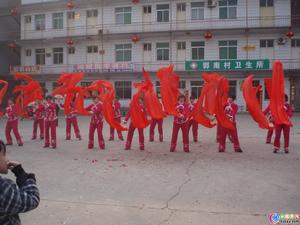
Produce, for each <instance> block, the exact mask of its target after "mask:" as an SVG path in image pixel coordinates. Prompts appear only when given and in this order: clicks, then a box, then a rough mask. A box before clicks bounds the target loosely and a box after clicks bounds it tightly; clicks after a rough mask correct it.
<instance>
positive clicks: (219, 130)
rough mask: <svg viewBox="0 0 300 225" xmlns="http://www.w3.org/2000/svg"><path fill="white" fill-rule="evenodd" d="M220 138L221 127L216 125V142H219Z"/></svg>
mask: <svg viewBox="0 0 300 225" xmlns="http://www.w3.org/2000/svg"><path fill="white" fill-rule="evenodd" d="M220 136H221V126H220V125H219V124H218V125H217V137H216V142H217V143H219V142H220Z"/></svg>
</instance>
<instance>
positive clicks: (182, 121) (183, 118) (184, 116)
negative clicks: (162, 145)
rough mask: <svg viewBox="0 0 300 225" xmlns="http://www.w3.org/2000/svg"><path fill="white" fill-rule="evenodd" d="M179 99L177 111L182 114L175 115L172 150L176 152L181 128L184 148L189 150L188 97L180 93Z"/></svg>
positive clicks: (186, 150)
mask: <svg viewBox="0 0 300 225" xmlns="http://www.w3.org/2000/svg"><path fill="white" fill-rule="evenodd" d="M177 101H178V103H177V105H176V111H177V112H179V114H180V116H178V117H177V116H175V117H174V122H173V131H172V140H171V148H170V152H175V149H176V144H177V138H178V132H179V130H180V129H181V131H182V139H183V150H184V151H185V152H189V151H190V150H189V121H188V114H189V105H188V103H186V97H185V96H184V95H180V96H179V97H178V99H177Z"/></svg>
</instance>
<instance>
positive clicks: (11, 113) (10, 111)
mask: <svg viewBox="0 0 300 225" xmlns="http://www.w3.org/2000/svg"><path fill="white" fill-rule="evenodd" d="M5 115H6V116H7V120H8V121H15V120H17V119H18V110H17V106H16V105H15V104H13V105H9V106H7V107H6V109H5Z"/></svg>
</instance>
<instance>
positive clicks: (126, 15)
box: [115, 7, 131, 24]
mask: <svg viewBox="0 0 300 225" xmlns="http://www.w3.org/2000/svg"><path fill="white" fill-rule="evenodd" d="M115 14H116V24H131V7H119V8H115Z"/></svg>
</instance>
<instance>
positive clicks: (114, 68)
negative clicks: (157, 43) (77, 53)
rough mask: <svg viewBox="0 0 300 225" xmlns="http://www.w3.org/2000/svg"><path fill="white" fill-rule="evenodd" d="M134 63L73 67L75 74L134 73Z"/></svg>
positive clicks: (94, 64) (93, 64)
mask: <svg viewBox="0 0 300 225" xmlns="http://www.w3.org/2000/svg"><path fill="white" fill-rule="evenodd" d="M133 70H134V66H133V63H128V62H122V63H90V64H76V65H74V66H73V72H85V73H97V72H132V71H133Z"/></svg>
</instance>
